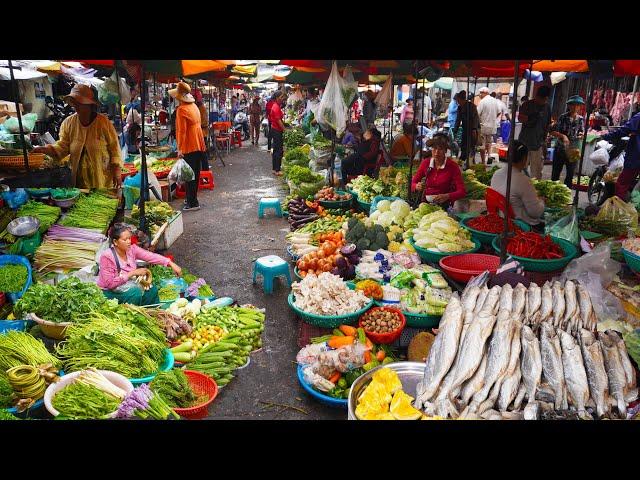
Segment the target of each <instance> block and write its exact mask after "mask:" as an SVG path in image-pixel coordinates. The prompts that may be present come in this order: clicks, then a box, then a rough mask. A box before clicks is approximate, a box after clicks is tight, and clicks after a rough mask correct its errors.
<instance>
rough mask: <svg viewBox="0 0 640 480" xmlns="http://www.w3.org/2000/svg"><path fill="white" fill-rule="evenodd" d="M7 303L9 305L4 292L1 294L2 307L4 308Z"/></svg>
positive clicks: (0, 305)
mask: <svg viewBox="0 0 640 480" xmlns="http://www.w3.org/2000/svg"><path fill="white" fill-rule="evenodd" d="M5 303H7V297H5V295H4V292H0V307H2V306H3V305H4V304H5Z"/></svg>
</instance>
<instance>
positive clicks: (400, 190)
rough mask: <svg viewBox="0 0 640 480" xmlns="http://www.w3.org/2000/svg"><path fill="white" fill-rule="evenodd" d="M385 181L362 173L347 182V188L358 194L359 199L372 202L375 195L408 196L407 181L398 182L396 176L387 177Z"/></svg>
mask: <svg viewBox="0 0 640 480" xmlns="http://www.w3.org/2000/svg"><path fill="white" fill-rule="evenodd" d="M387 182H388V183H385V182H384V181H383V180H381V179H377V180H375V179H373V178H371V177H369V176H367V175H360V176H359V177H357V178H355V179H353V180H352V181H351V182H350V183H348V184H347V188H348V189H349V190H351V191H352V192H355V193H357V194H358V200H359V201H362V202H366V203H371V202H372V201H373V199H374V197H376V196H378V195H380V196H383V197H400V198H406V197H407V183H406V181H405V182H404V183H401V184H398V183H396V180H395V178H393V179H387Z"/></svg>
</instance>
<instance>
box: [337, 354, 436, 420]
mask: <svg viewBox="0 0 640 480" xmlns="http://www.w3.org/2000/svg"><path fill="white" fill-rule="evenodd" d="M425 367H426V363H423V362H395V363H388V364H387V365H380V366H378V367H376V368H373V369H371V370H369V371H368V372H366V373H363V374H362V375H360V376H359V377H358V378H357V379H356V381H355V382H353V385H351V390H350V391H349V403H348V407H349V413H348V417H347V418H348V419H349V420H358V418H357V417H356V406H357V404H358V403H357V400H358V398H359V397H360V395H361V394H362V392H363V391H364V389H365V387H366V386H367V385H369V383H370V382H371V378H372V377H373V374H374V373H376V372H377V371H378V370H380V369H381V368H390V369H392V370H395V371H396V372H397V373H398V377H399V378H400V381H401V382H402V390H404V392H405V393H407V394H409V395H411V396H412V397H415V396H416V386H417V385H418V382H419V381H420V380H422V377H424V369H425Z"/></svg>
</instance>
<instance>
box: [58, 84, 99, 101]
mask: <svg viewBox="0 0 640 480" xmlns="http://www.w3.org/2000/svg"><path fill="white" fill-rule="evenodd" d="M64 101H65V102H66V103H74V102H75V103H79V104H81V105H97V104H98V102H96V100H95V98H94V97H93V90H91V87H89V86H88V85H81V84H79V83H76V84H75V85H74V86H73V88H72V89H71V92H69V95H66V96H65V97H64Z"/></svg>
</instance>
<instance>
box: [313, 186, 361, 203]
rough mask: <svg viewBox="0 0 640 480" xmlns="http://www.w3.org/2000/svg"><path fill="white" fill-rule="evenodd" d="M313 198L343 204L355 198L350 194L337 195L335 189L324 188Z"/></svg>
mask: <svg viewBox="0 0 640 480" xmlns="http://www.w3.org/2000/svg"><path fill="white" fill-rule="evenodd" d="M313 198H314V200H318V201H326V202H341V201H344V200H351V199H352V198H353V196H352V195H351V194H350V193H343V194H340V193H337V192H336V191H335V189H334V188H333V187H322V188H321V189H320V190H318V193H316V194H315V195H314V197H313Z"/></svg>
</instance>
